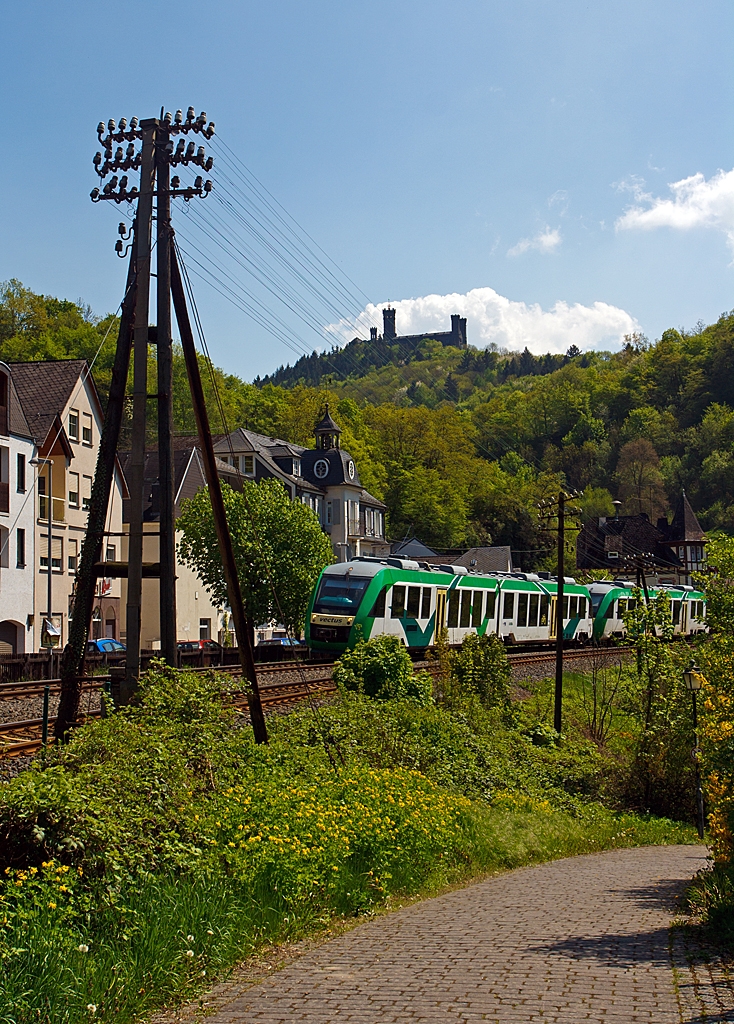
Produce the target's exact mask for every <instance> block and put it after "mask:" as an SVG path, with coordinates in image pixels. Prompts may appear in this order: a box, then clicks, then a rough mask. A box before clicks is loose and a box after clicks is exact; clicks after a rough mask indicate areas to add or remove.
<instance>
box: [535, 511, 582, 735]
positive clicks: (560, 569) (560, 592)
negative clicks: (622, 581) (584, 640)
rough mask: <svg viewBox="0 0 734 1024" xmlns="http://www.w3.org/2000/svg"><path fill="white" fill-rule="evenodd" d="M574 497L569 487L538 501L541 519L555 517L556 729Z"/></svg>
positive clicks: (559, 720)
mask: <svg viewBox="0 0 734 1024" xmlns="http://www.w3.org/2000/svg"><path fill="white" fill-rule="evenodd" d="M581 493H583V492H581ZM576 497H580V494H579V492H578V491H572V492H571V493H570V494H567V493H566V492H565V491H559V494H558V497H557V498H553V499H551V500H549V501H542V502H541V503H540V504H539V505H538V508H539V509H540V518H541V519H548V520H549V519H555V520H556V528H555V532H556V537H557V561H556V617H555V624H554V625H555V633H556V636H555V640H556V684H555V692H554V700H553V728H554V729H555V730H556V732H558V733H559V732H560V731H561V727H562V725H563V623H564V615H563V605H564V583H565V575H566V565H565V548H566V516H568V515H576V514H578V513H580V512H581V509H579V508H574V507H571V506H569V505H567V504H566V502H567V501H568V499H569V498H576Z"/></svg>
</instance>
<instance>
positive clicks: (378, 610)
mask: <svg viewBox="0 0 734 1024" xmlns="http://www.w3.org/2000/svg"><path fill="white" fill-rule="evenodd" d="M386 597H387V587H383V588H382V590H381V591H380V593H379V594H378V595H377V600H376V601H375V603H374V604H373V605H372V611H371V612H370V615H371V616H372V618H373V619H384V618H385V598H386Z"/></svg>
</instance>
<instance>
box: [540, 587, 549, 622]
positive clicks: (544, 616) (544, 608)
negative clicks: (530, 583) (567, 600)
mask: <svg viewBox="0 0 734 1024" xmlns="http://www.w3.org/2000/svg"><path fill="white" fill-rule="evenodd" d="M539 625H541V626H547V625H548V598H547V597H546V595H545V594H541V597H540V621H539Z"/></svg>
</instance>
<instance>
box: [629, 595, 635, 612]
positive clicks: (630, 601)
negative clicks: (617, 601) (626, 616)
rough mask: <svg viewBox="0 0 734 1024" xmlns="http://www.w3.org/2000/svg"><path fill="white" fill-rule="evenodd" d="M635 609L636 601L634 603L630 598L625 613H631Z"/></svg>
mask: <svg viewBox="0 0 734 1024" xmlns="http://www.w3.org/2000/svg"><path fill="white" fill-rule="evenodd" d="M636 607H637V601H635V600H634V598H630V599H629V601H628V602H627V611H628V612H633V611H634V610H635V608H636Z"/></svg>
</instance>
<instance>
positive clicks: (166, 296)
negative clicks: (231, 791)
mask: <svg viewBox="0 0 734 1024" xmlns="http://www.w3.org/2000/svg"><path fill="white" fill-rule="evenodd" d="M162 115H163V111H161V116H162ZM170 140H171V136H170V134H169V132H168V127H167V125H166V124H165V122H164V124H163V125H162V126H161V127H159V129H158V132H157V137H156V147H155V153H156V159H155V165H156V176H157V182H158V186H157V187H158V202H157V216H158V219H157V221H156V228H157V230H156V239H157V246H156V255H157V266H156V269H157V272H158V280H157V285H158V292H157V295H158V308H157V322H158V329H157V339H156V344H157V352H158V482H159V488H160V549H159V550H160V564H161V576H160V592H159V601H160V625H161V652H162V654H163V657H164V658H165V660H166V661H167V663H168V664H169V665H176V664H177V661H178V650H177V641H178V636H177V635H176V632H177V631H176V513H175V507H174V479H173V348H172V344H171V194H170V188H171V165H170V149H171V148H172V145H171V142H170Z"/></svg>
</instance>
